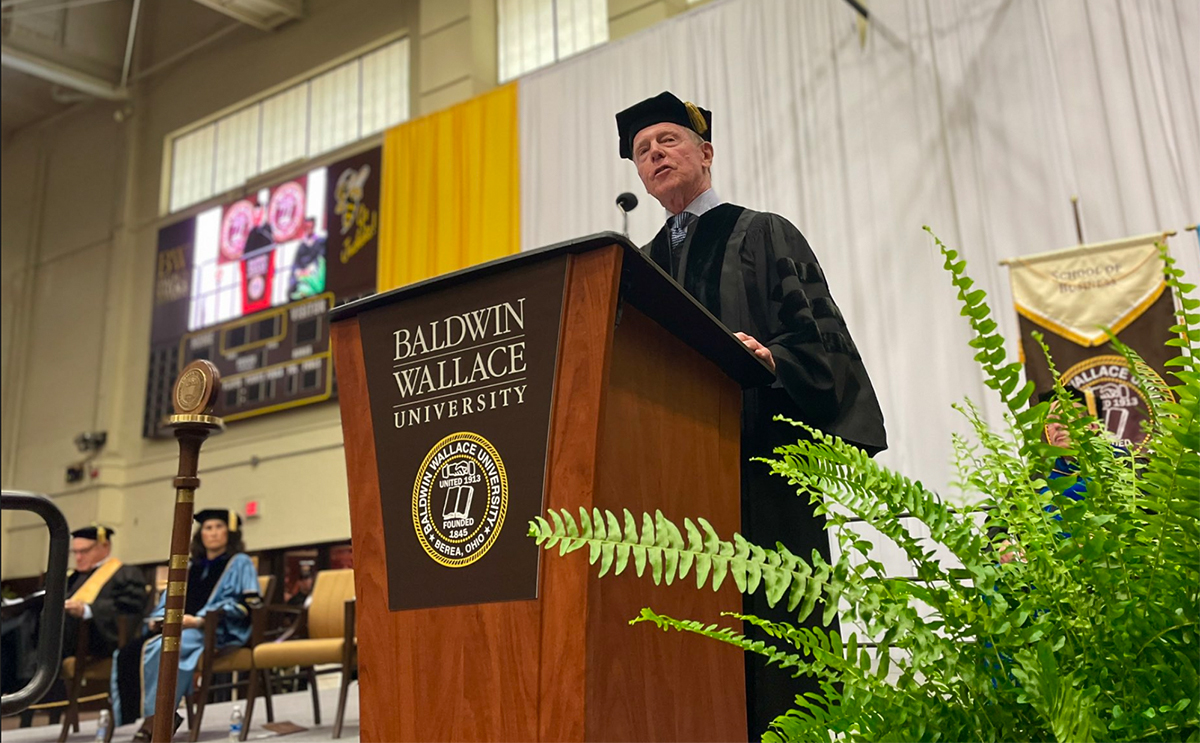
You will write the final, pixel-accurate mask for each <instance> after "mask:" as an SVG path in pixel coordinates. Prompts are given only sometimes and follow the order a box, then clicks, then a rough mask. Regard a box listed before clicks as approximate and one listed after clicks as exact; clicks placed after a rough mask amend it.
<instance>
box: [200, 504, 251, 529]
mask: <svg viewBox="0 0 1200 743" xmlns="http://www.w3.org/2000/svg"><path fill="white" fill-rule="evenodd" d="M211 519H217V520H218V521H224V522H225V525H226V526H228V527H229V531H238V530H239V529H240V528H241V526H240V524H241V520H240V519H239V518H238V515H237V511H235V510H233V509H232V508H206V509H204V510H203V511H198V512H197V513H196V515H195V516H193V517H192V520H193V521H195V522H196V523H197V524H201V525H203V524H204V522H205V521H209V520H211Z"/></svg>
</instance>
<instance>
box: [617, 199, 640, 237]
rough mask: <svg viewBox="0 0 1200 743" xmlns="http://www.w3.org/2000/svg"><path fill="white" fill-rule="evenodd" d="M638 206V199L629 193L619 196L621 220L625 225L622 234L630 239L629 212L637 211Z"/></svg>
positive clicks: (618, 205)
mask: <svg viewBox="0 0 1200 743" xmlns="http://www.w3.org/2000/svg"><path fill="white" fill-rule="evenodd" d="M637 205H638V200H637V197H636V196H634V195H633V194H631V193H629V192H628V191H626V192H625V193H623V194H621V195H619V196H617V208H618V209H620V210H621V220H622V224H623V225H624V230H622V234H623V235H625V237H629V212H631V211H633V210H634V209H636V208H637Z"/></svg>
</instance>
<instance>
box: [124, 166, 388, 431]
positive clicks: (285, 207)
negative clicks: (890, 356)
mask: <svg viewBox="0 0 1200 743" xmlns="http://www.w3.org/2000/svg"><path fill="white" fill-rule="evenodd" d="M379 177H380V149H379V148H375V149H373V150H369V151H367V152H364V153H361V154H359V155H356V156H353V157H350V158H347V159H346V160H343V161H341V162H338V163H335V164H334V165H332V166H329V167H328V168H321V169H317V170H312V171H309V172H308V173H306V174H304V175H301V176H298V177H296V178H293V179H290V180H288V181H285V182H283V183H280V184H278V185H276V186H273V187H271V188H264V189H262V190H260V191H258V192H257V193H254V194H250V195H248V196H247V197H245V198H242V199H239V200H237V201H235V202H232V203H230V204H226V205H223V206H217V207H212V208H210V209H207V210H205V211H202V212H200V213H199V214H197V215H196V216H195V217H192V218H190V219H187V220H183V221H181V222H177V223H175V224H172V225H169V226H167V227H164V228H163V229H161V230H160V231H159V235H158V255H157V272H156V278H155V291H154V313H153V322H152V329H151V344H150V346H151V347H150V369H149V375H148V379H147V385H146V408H145V417H144V419H143V426H142V433H143V435H144V436H147V437H160V436H167V435H170V431H169V429H167V428H166V427H165V425H164V423H165V419H166V417H167V416H169V415H170V414H171V412H172V407H171V389H172V387H173V385H174V382H175V378H176V377H177V376H178V374H179V373H180V371H182V369H183V367H185V366H186V365H187V364H189V363H191V362H192V361H194V360H196V359H207V360H208V361H211V362H213V363H214V364H215V365H216V367H217V369H218V371H219V372H220V373H221V396H220V398H219V399H218V402H217V405H216V410H215V411H214V412H215V414H216V415H218V416H220V417H222V418H224V419H225V420H226V421H228V422H232V421H237V420H241V419H243V418H249V417H252V416H257V415H265V414H268V413H274V412H277V411H281V410H286V409H288V408H294V407H297V406H300V405H308V404H311V403H317V402H321V401H324V400H328V399H330V398H331V397H333V396H334V394H335V391H336V385H335V380H334V375H333V359H332V354H331V350H330V338H329V322H328V312H329V310H330V309H331V308H332V307H333V306H334V305H335V304H339V303H342V302H346V301H349V300H352V299H356V298H358V297H361V296H365V295H367V294H371V293H373V292H374V291H375V287H376V264H377V261H378V232H379ZM327 186H328V187H327ZM327 246H329V247H328V249H327Z"/></svg>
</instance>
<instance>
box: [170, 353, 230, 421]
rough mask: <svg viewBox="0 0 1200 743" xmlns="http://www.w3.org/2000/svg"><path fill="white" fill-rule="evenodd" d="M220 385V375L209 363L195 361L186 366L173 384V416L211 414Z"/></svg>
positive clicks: (202, 360) (201, 360)
mask: <svg viewBox="0 0 1200 743" xmlns="http://www.w3.org/2000/svg"><path fill="white" fill-rule="evenodd" d="M219 384H220V374H219V373H218V372H217V367H216V366H214V365H213V363H212V362H211V361H205V360H204V359H197V360H196V361H193V362H192V363H190V364H188V365H187V368H185V369H184V370H183V373H182V374H180V375H179V379H178V380H177V381H176V382H175V394H174V403H175V414H176V415H197V414H206V413H210V412H212V407H213V403H214V402H215V400H216V396H217V389H218V386H219Z"/></svg>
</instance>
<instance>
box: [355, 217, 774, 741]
mask: <svg viewBox="0 0 1200 743" xmlns="http://www.w3.org/2000/svg"><path fill="white" fill-rule="evenodd" d="M563 254H566V256H567V258H566V260H567V261H568V263H567V278H566V287H565V293H564V303H563V318H562V323H561V326H560V336H559V347H558V355H557V363H556V370H555V384H554V395H553V401H552V404H551V419H550V444H549V453H548V457H547V459H548V461H547V465H546V468H547V469H546V487H545V493H546V495H545V502H546V506H547V507H552V508H568V509H571V510H572V511H575V512H577V511H578V509H579V508H580V507H584V508H587V509H589V510H590V509H591V508H593V507H598V508H601V509H604V508H607V509H610V510H614V511H617V512H618V513H619V512H620V509H621V508H629V510H630V511H632V512H633V513H634V514H638V513H640V512H641V511H648V512H651V513H653V512H654V510H655V509H660V510H662V511H663V513H664V514H665V515H667V516H668V517H670V518H672V519H674V520H676V521H682V519H683V518H684V517H685V516H690V517H693V518H694V517H697V516H703V517H705V518H707V519H708V520H709V521H710V522H711V523H712V524H713V526H714V527H715V528H716V529H717V530H718V531H719V532H721V533H722V534H731V533H732V532H734V531H736V530H737V529H738V528H739V526H740V518H741V512H740V480H739V465H740V461H739V458H740V452H739V448H740V430H741V429H740V426H741V422H740V415H741V391H740V390H741V387H742V386H748V385H751V384H761V383H763V382H764V381H766V380H769V379H770V374H769V372H767V371H766V370H765V369H764V368H763V367H762V366H761V364H760V363H759V362H758V361H757V360H756V359H755V358H754V357H753V355H752V354H750V353H749V352H748V351H746V350H745V349H744V347H743V346H742V345H741V343H740V342H738V341H737V340H736V339H735V338H733V336H732V335H730V334H729V331H728V330H726V329H725V328H724V327H723V326H721V325H720V324H719V323H717V322H716V320H715V319H713V318H712V316H711V315H709V314H708V313H707V312H705V311H704V309H703V308H702V307H701V306H700V305H699V304H697V303H696V302H695V301H694V300H693V299H691V297H689V296H688V295H686V294H685V293H684V292H683V291H682V290H681V289H679V287H678V286H677V285H676V284H674V282H672V281H671V280H670V279H669V278H668V277H667V276H666V274H664V273H663V272H662V271H660V270H659V269H658V268H657V266H655V265H654V264H653V263H651V262H650V261H649V260H648V259H646V258H645V256H643V255H642V254H641V253H640V252H639V251H637V249H636V248H634V247H633V246H632V245H630V244H629V243H628V242H627V241H625V240H624V239H623V238H621V237H619V236H617V235H613V234H606V235H600V236H596V237H593V238H588V239H585V240H581V241H576V242H572V243H569V244H564V245H559V246H551V248H547V249H543V250H542V251H534V252H532V253H526V254H522V255H521V256H514V257H512V258H509V259H502V260H501V261H494V262H492V263H490V264H486V265H484V266H481V267H479V268H476V269H472V270H467V271H462V272H457V273H455V274H452V275H450V276H448V277H443V278H442V279H435V280H431V281H428V282H422V283H421V284H418V285H414V286H412V287H406V288H403V289H400V290H397V291H396V292H391V293H388V294H385V295H379V296H377V297H372V298H370V299H369V300H365V301H363V302H360V303H356V304H354V305H347V306H346V307H343V308H339V309H338V310H335V311H334V312H333V313H332V319H333V321H334V323H333V342H334V354H335V360H336V364H337V373H338V379H339V385H340V401H341V402H340V404H341V407H342V427H343V431H344V436H345V450H346V463H347V475H348V478H349V482H350V519H351V530H352V537H353V544H354V551H355V562H356V565H355V568H356V570H355V581H356V589H357V596H358V609H359V611H358V630H357V631H358V643H359V659H360V660H359V682H360V690H359V696H360V703H359V707H360V714H361V722H360V735H361V737H362V739H363V740H364V741H409V740H412V741H417V740H419V741H434V740H456V741H458V740H462V741H476V740H478V741H485V740H514V741H517V740H519V741H532V740H539V741H645V740H664V741H665V740H694V741H707V740H714V741H715V740H745V738H746V704H745V694H744V660H743V657H742V654H741V652H740V651H739V650H737V649H736V648H732V647H730V646H726V645H722V644H720V643H716V642H712V641H710V640H706V639H704V638H700V637H695V636H691V635H685V634H681V633H677V632H671V633H665V632H662V631H660V630H658V629H656V628H654V627H652V626H649V625H639V626H636V627H630V626H629V625H628V620H629V619H631V618H633V617H634V616H636V615H637V613H638V611H639V610H640V608H641V607H643V606H650V607H652V608H654V609H655V610H656V611H658V612H660V613H663V614H668V615H671V616H676V617H680V618H694V619H698V620H700V621H704V622H723V623H724V624H729V623H730V620H728V619H721V618H720V616H719V615H720V613H721V612H723V611H740V610H741V596H740V594H739V593H738V592H737V590H736V588H735V587H734V586H733V585H732V581H730V582H729V584H728V585H726V586H725V587H723V588H722V589H721V590H720V591H718V592H715V593H714V592H712V591H711V590H709V589H704V590H697V589H696V588H695V584H694V582H692V581H693V579H692V577H691V576H689V577H688V579H687V580H685V581H684V582H683V584H679V583H676V584H675V585H672V586H666V585H663V586H655V585H654V584H653V582H652V581H650V580H648V579H644V578H641V579H640V578H637V577H635V576H634V575H632V574H627V575H621V576H616V577H613V576H606V577H605V578H603V579H600V578H597V577H596V570H595V569H593V568H591V567H590V566H589V565H588V563H587V559H586V557H585V556H584V554H583V553H577V554H574V555H570V556H568V557H566V558H560V557H558V556H557V555H543V556H542V559H541V562H540V565H539V574H540V587H539V597H538V598H537V599H536V600H532V601H511V602H505V603H488V604H478V605H468V606H450V607H440V608H434V609H417V610H410V611H398V612H391V611H389V610H388V594H387V591H388V582H387V563H386V560H385V554H386V552H385V549H386V545H385V538H384V531H383V525H382V524H383V513H382V505H381V498H380V487H379V480H378V469H377V463H376V456H377V452H376V447H375V436H374V430H373V424H372V420H371V416H370V414H369V410H370V407H369V404H368V391H367V376H366V368H365V364H364V360H363V352H362V343H361V332H360V328H359V322H358V314H359V313H360V312H362V311H366V310H369V309H371V308H372V307H376V306H384V305H386V304H387V303H389V302H394V301H398V300H400V299H402V298H404V296H406V295H409V296H411V295H412V294H413V293H420V292H428V291H439V290H455V289H456V288H457V287H459V286H465V285H469V283H470V281H471V280H472V279H473V277H478V276H485V275H491V274H492V273H494V272H496V271H504V270H513V271H519V270H521V267H522V265H523V264H524V263H527V262H531V261H537V260H544V259H547V258H552V257H555V256H561V255H563ZM506 528H517V529H522V530H523V529H524V525H523V524H513V525H510V526H508V527H506ZM630 573H632V566H631V567H630Z"/></svg>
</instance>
